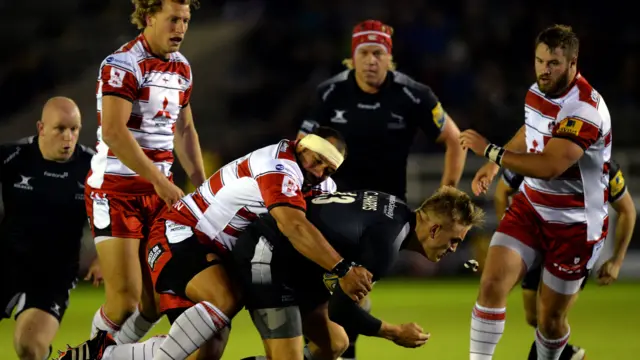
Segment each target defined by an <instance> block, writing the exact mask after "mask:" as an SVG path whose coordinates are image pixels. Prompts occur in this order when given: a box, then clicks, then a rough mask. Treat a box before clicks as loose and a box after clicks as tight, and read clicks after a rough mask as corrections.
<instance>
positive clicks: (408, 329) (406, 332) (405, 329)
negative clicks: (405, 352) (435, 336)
mask: <svg viewBox="0 0 640 360" xmlns="http://www.w3.org/2000/svg"><path fill="white" fill-rule="evenodd" d="M429 337H431V334H429V333H425V332H424V330H423V329H422V328H421V327H420V325H418V324H416V323H409V324H402V325H400V326H399V331H398V334H397V335H396V337H395V338H394V339H393V342H394V343H396V344H397V345H400V346H402V347H406V348H416V347H420V346H422V345H424V344H426V343H427V340H429Z"/></svg>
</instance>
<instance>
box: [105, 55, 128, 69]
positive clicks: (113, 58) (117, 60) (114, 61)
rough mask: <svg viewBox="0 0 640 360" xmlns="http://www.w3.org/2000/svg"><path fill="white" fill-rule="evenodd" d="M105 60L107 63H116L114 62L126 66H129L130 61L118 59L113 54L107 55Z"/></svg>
mask: <svg viewBox="0 0 640 360" xmlns="http://www.w3.org/2000/svg"><path fill="white" fill-rule="evenodd" d="M106 61H107V64H112V63H116V64H123V65H126V66H127V67H131V63H130V62H128V61H125V60H120V59H118V58H116V57H113V56H109V57H108V58H107V60H106Z"/></svg>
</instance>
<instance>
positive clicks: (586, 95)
mask: <svg viewBox="0 0 640 360" xmlns="http://www.w3.org/2000/svg"><path fill="white" fill-rule="evenodd" d="M578 47H579V42H578V38H577V36H576V35H575V34H574V33H573V31H572V30H571V28H570V27H568V26H563V25H555V26H552V27H549V28H547V29H545V30H544V31H542V32H541V33H540V34H539V35H538V37H537V39H536V47H535V70H536V78H537V81H536V83H535V84H533V85H532V86H531V88H530V89H529V91H528V92H527V95H526V98H525V125H524V126H523V127H522V128H521V129H520V130H519V131H518V133H517V134H516V135H515V137H514V138H513V139H511V141H510V142H509V143H508V144H507V145H506V146H505V148H502V147H499V146H497V145H494V144H490V143H489V142H487V140H486V139H485V138H483V137H482V136H481V135H479V134H478V133H476V132H475V131H473V130H467V131H464V132H463V133H462V134H461V136H460V141H461V144H462V146H463V147H465V148H467V149H471V150H472V151H473V152H474V153H476V154H478V155H481V156H482V155H483V156H486V157H487V158H489V159H490V160H491V162H489V163H488V164H486V165H485V166H483V167H482V168H481V169H480V170H479V171H478V173H477V174H476V176H475V178H474V180H473V183H472V187H473V189H474V191H475V192H476V193H480V192H483V191H486V189H487V187H488V186H489V184H490V182H491V181H492V180H493V178H494V177H495V175H496V174H497V172H498V169H499V167H500V166H502V167H504V168H506V169H509V170H512V171H514V172H515V173H517V174H521V175H523V176H525V179H524V185H523V186H522V192H521V193H519V194H516V195H515V196H514V197H513V202H512V203H511V206H509V208H508V210H507V212H506V214H505V216H504V217H503V218H502V220H501V221H500V224H499V226H498V229H497V231H496V233H495V234H494V236H493V238H492V240H491V245H490V248H489V251H488V254H487V259H486V267H485V269H484V271H483V273H482V278H481V283H480V290H479V295H478V299H477V302H476V304H475V307H474V309H473V313H472V320H471V341H470V351H469V353H470V355H469V358H470V359H471V360H487V359H491V358H492V357H493V353H494V350H495V347H496V344H497V343H498V341H499V340H500V337H501V336H502V333H503V331H504V324H505V311H506V304H507V295H508V294H509V292H510V291H511V289H512V288H513V287H514V286H515V285H516V284H517V283H518V282H519V281H520V280H521V279H522V277H523V276H524V274H525V273H526V272H527V270H529V269H532V268H533V267H534V266H535V264H536V262H537V260H542V261H543V266H544V269H543V270H542V284H541V286H540V290H539V295H538V296H539V303H538V304H539V307H538V309H537V329H536V336H535V338H536V347H537V352H538V359H540V360H557V359H558V358H559V357H560V354H561V353H562V352H563V350H564V348H565V346H566V344H567V342H568V340H569V335H570V328H569V324H568V321H567V313H568V310H569V307H570V305H571V304H572V303H573V302H574V301H575V300H576V297H577V293H578V291H579V290H580V286H581V284H582V282H583V281H584V278H585V276H586V275H587V273H588V271H589V270H590V269H591V268H592V267H593V265H594V264H595V262H596V260H597V259H598V256H599V254H600V251H601V250H602V246H603V244H604V239H605V238H606V236H607V229H608V221H609V217H608V204H607V199H608V194H607V193H608V190H607V188H608V183H609V167H610V157H611V117H610V115H609V111H608V109H607V106H606V104H605V102H604V100H603V99H602V97H601V96H600V94H598V92H597V91H595V90H594V89H593V87H592V86H591V85H590V84H589V83H588V82H587V80H586V79H585V78H584V77H583V76H582V75H580V74H579V73H578V71H577V59H578Z"/></svg>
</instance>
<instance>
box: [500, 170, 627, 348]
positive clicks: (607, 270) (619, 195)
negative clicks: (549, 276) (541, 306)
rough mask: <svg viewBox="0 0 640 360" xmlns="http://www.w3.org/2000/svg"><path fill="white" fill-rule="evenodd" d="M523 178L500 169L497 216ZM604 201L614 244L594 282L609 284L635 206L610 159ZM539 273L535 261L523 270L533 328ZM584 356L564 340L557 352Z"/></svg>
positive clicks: (615, 272) (527, 311)
mask: <svg viewBox="0 0 640 360" xmlns="http://www.w3.org/2000/svg"><path fill="white" fill-rule="evenodd" d="M523 181H524V177H522V176H520V175H517V174H514V173H513V172H512V171H510V170H504V172H503V173H502V181H500V182H498V186H497V187H496V191H495V193H494V203H495V205H496V215H497V217H498V219H500V218H502V216H503V215H504V213H505V210H506V209H507V202H508V199H509V197H510V196H511V195H513V194H514V193H515V192H516V191H517V190H518V188H520V185H522V182H523ZM608 200H609V203H610V204H611V206H612V207H613V209H614V210H616V212H617V213H618V217H617V220H616V226H615V229H616V230H615V247H614V251H613V255H612V256H611V258H610V259H609V260H607V261H606V262H605V263H604V264H603V265H602V266H601V267H600V270H599V271H598V273H597V278H598V283H600V284H601V285H609V284H611V283H612V282H613V281H615V280H616V279H617V278H618V273H619V272H620V267H621V266H622V262H623V261H624V257H625V255H626V253H627V248H628V247H629V242H630V241H631V235H633V228H634V226H635V222H636V208H635V205H634V204H633V199H632V198H631V194H630V193H629V191H628V190H627V185H626V184H625V181H624V176H623V175H622V170H621V169H620V165H618V163H617V162H615V161H613V160H612V161H611V167H610V168H609V199H608ZM541 275H542V268H541V266H540V264H538V265H537V266H535V267H534V268H533V269H531V270H529V271H527V274H526V275H525V276H524V279H523V280H522V300H523V303H524V310H525V316H526V319H527V323H528V324H529V325H531V326H533V327H534V328H535V327H537V326H538V319H537V314H536V308H537V306H536V302H537V295H538V288H539V286H540V276H541ZM587 280H588V276H585V279H584V281H583V282H582V284H581V286H580V288H581V289H582V288H584V286H585V284H586V283H587ZM537 358H538V352H537V350H536V346H535V342H534V343H533V344H532V346H531V350H530V352H529V360H536V359H537ZM584 358H585V350H584V349H583V348H580V347H578V346H574V345H571V344H569V343H567V346H566V347H565V348H564V351H563V352H562V355H560V360H582V359H584Z"/></svg>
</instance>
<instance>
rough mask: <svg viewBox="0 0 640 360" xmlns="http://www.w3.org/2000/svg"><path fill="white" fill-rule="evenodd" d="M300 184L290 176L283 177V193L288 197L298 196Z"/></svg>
mask: <svg viewBox="0 0 640 360" xmlns="http://www.w3.org/2000/svg"><path fill="white" fill-rule="evenodd" d="M298 188H299V186H298V184H297V183H296V182H295V180H293V179H292V178H291V177H289V176H285V177H284V179H282V193H283V194H284V195H285V196H287V197H295V196H298Z"/></svg>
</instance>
